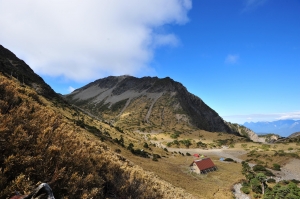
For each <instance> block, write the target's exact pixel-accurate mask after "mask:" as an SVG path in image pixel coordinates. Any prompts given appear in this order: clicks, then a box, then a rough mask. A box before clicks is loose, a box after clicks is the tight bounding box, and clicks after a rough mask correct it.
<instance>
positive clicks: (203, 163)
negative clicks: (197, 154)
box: [190, 158, 217, 174]
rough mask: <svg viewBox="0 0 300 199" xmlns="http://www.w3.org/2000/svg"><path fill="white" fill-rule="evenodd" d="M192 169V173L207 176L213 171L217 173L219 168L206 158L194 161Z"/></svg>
mask: <svg viewBox="0 0 300 199" xmlns="http://www.w3.org/2000/svg"><path fill="white" fill-rule="evenodd" d="M190 169H191V171H192V172H195V173H197V174H206V173H208V172H211V171H216V170H217V167H216V166H215V164H214V163H213V161H212V160H211V159H210V158H205V159H201V160H194V161H193V162H192V163H191V164H190Z"/></svg>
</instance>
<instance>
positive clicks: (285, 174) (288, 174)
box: [151, 141, 300, 181]
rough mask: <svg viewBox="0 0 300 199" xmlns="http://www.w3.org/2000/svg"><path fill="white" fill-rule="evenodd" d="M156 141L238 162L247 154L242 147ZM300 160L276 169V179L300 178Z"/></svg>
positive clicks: (179, 149)
mask: <svg viewBox="0 0 300 199" xmlns="http://www.w3.org/2000/svg"><path fill="white" fill-rule="evenodd" d="M151 142H153V143H155V144H156V145H157V146H158V147H162V148H167V149H168V151H170V152H174V151H176V152H179V151H180V152H181V153H184V154H185V153H190V154H192V155H193V154H203V155H206V156H218V157H220V158H232V159H233V160H235V161H237V162H242V161H243V160H242V159H241V158H240V156H241V155H243V154H246V153H247V152H246V151H245V150H241V149H227V148H223V149H208V150H204V149H187V148H172V147H167V146H165V145H163V144H161V143H160V142H159V141H151ZM249 165H250V166H251V167H252V166H254V164H251V163H249ZM299 165H300V160H299V159H292V160H290V161H289V162H287V163H286V164H285V165H284V166H283V167H282V168H281V171H274V170H272V172H273V173H274V174H275V175H276V181H281V180H292V179H296V180H300V167H299Z"/></svg>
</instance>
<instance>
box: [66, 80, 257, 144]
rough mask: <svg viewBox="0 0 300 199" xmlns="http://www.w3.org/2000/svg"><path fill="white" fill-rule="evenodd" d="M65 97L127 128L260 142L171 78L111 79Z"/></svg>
mask: <svg viewBox="0 0 300 199" xmlns="http://www.w3.org/2000/svg"><path fill="white" fill-rule="evenodd" d="M65 98H66V99H67V101H69V102H70V103H72V104H75V105H76V106H78V107H81V108H83V109H85V110H87V111H88V112H90V113H92V114H94V115H96V116H98V117H100V118H102V119H103V120H105V121H107V122H109V123H111V124H113V125H115V126H119V127H121V128H125V129H131V130H139V131H146V132H152V131H170V130H172V129H173V130H174V129H183V130H188V129H191V128H199V129H203V130H206V131H211V132H227V133H231V134H235V135H242V136H245V137H249V138H250V139H252V140H254V141H257V140H258V137H257V135H256V134H255V133H254V132H252V131H251V130H250V129H247V128H245V127H243V126H239V125H233V124H230V123H227V122H226V121H224V120H223V119H222V118H221V117H220V116H219V115H218V113H216V112H215V111H214V110H213V109H211V108H210V107H209V106H208V105H206V104H205V103H204V102H203V101H202V100H201V99H200V98H199V97H197V96H195V95H193V94H191V93H189V92H188V90H187V89H186V88H185V87H184V86H183V85H182V84H181V83H179V82H176V81H174V80H172V79H171V78H169V77H166V78H163V79H160V78H157V77H143V78H136V77H132V76H118V77H114V76H110V77H107V78H103V79H99V80H96V81H94V82H92V83H90V84H88V85H86V86H84V87H82V88H79V89H77V90H75V91H74V92H72V93H71V94H69V95H66V96H65Z"/></svg>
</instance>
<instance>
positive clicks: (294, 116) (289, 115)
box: [223, 111, 300, 124]
mask: <svg viewBox="0 0 300 199" xmlns="http://www.w3.org/2000/svg"><path fill="white" fill-rule="evenodd" d="M223 118H224V119H225V120H226V121H230V122H234V123H239V124H243V123H244V122H261V121H268V122H272V121H276V120H286V119H291V120H300V111H295V112H286V113H269V114H245V115H227V116H223Z"/></svg>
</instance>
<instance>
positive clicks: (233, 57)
mask: <svg viewBox="0 0 300 199" xmlns="http://www.w3.org/2000/svg"><path fill="white" fill-rule="evenodd" d="M239 59H240V56H239V55H236V54H235V55H232V54H229V55H227V57H226V59H225V63H226V64H237V63H238V61H239Z"/></svg>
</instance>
